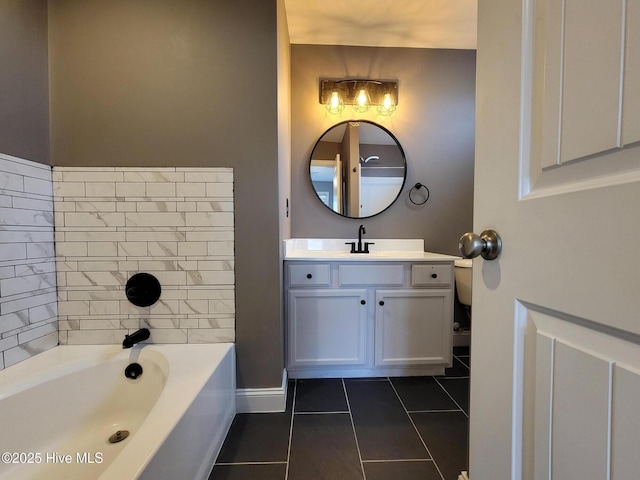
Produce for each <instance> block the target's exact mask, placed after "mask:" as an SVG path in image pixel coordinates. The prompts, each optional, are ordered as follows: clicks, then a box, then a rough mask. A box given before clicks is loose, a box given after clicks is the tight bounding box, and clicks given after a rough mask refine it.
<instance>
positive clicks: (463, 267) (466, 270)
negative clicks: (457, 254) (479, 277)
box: [454, 258, 473, 306]
mask: <svg viewBox="0 0 640 480" xmlns="http://www.w3.org/2000/svg"><path fill="white" fill-rule="evenodd" d="M472 266H473V261H472V260H471V259H470V258H465V259H461V260H456V261H455V269H454V272H455V278H456V292H457V294H458V300H459V301H460V303H462V304H463V305H469V306H471V272H472V268H471V267H472Z"/></svg>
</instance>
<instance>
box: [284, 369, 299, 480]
mask: <svg viewBox="0 0 640 480" xmlns="http://www.w3.org/2000/svg"><path fill="white" fill-rule="evenodd" d="M297 390H298V380H294V381H293V401H292V402H291V425H290V426H289V445H288V446H287V469H286V470H285V474H284V480H287V479H288V478H289V461H290V460H291V438H292V437H293V419H294V417H295V415H294V413H295V411H296V393H297Z"/></svg>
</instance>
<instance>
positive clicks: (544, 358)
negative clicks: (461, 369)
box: [469, 0, 640, 480]
mask: <svg viewBox="0 0 640 480" xmlns="http://www.w3.org/2000/svg"><path fill="white" fill-rule="evenodd" d="M478 4H479V5H478V7H479V10H478V22H479V24H478V57H477V82H478V83H477V109H476V115H477V131H476V164H475V205H474V215H475V218H474V229H475V232H476V233H480V231H482V230H484V229H487V228H492V229H494V230H496V231H497V232H498V233H499V234H500V236H501V237H502V245H503V249H502V254H501V255H500V257H499V258H498V259H497V260H493V261H487V260H484V259H482V258H480V257H478V258H476V259H475V260H474V272H473V282H474V283H473V287H474V288H473V335H472V345H471V350H472V357H473V363H472V370H471V411H470V413H471V415H470V418H471V420H470V422H471V423H470V466H469V478H470V479H471V480H502V479H512V480H520V479H524V480H527V479H536V480H539V479H554V480H573V479H576V480H578V479H580V480H600V479H602V480H605V479H607V480H634V479H637V478H640V473H639V472H640V408H638V407H639V405H640V403H639V402H640V376H639V372H640V347H639V344H640V303H639V300H640V261H639V260H638V253H639V250H640V248H638V247H639V245H640V146H639V145H640V143H639V142H640V1H639V0H521V1H517V0H479V2H478Z"/></svg>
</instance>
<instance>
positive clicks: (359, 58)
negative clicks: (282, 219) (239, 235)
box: [291, 45, 475, 254]
mask: <svg viewBox="0 0 640 480" xmlns="http://www.w3.org/2000/svg"><path fill="white" fill-rule="evenodd" d="M347 77H364V78H378V79H397V80H398V85H399V92H398V97H399V102H398V109H397V111H396V112H395V113H394V114H393V115H392V116H391V117H389V118H384V117H378V116H377V113H376V112H375V111H370V112H367V113H366V114H362V115H360V114H355V112H353V110H352V109H351V107H349V106H347V107H346V108H345V110H344V111H343V112H342V114H341V115H340V116H331V115H329V114H328V113H327V112H326V110H325V109H324V108H323V106H322V105H320V104H319V103H318V84H319V80H320V78H347ZM291 78H292V91H291V95H292V100H291V102H292V103H291V109H292V139H293V140H292V151H291V162H292V182H291V184H292V192H291V212H292V222H291V230H292V231H291V236H292V237H338V238H351V237H354V236H355V235H356V234H357V228H358V225H359V224H361V223H364V224H365V225H366V227H367V236H369V237H371V238H375V237H378V238H423V239H424V240H425V247H426V249H427V250H430V251H435V252H440V253H448V254H457V245H458V239H459V238H460V236H461V235H462V234H463V233H464V232H466V231H470V230H471V228H472V214H473V158H474V118H475V104H474V103H475V51H471V50H432V49H403V48H368V47H340V46H318V45H292V47H291ZM373 110H375V109H373ZM352 118H358V119H364V120H370V121H373V122H376V123H379V124H381V125H383V126H384V127H386V128H387V129H389V130H390V131H391V132H392V133H393V134H394V135H395V136H396V138H397V139H398V141H399V142H400V144H401V145H402V147H403V149H404V151H405V154H406V157H407V164H408V174H407V182H406V184H405V188H404V190H403V192H402V194H401V196H400V198H399V199H398V201H397V202H396V203H395V204H394V205H393V206H392V207H391V208H389V209H388V210H386V211H385V212H383V213H382V214H380V215H378V216H376V217H373V218H370V219H367V220H356V219H348V218H343V217H340V216H338V215H336V214H333V213H332V212H330V211H329V210H328V209H327V208H325V207H324V206H323V205H322V204H321V202H320V201H319V200H318V198H317V196H316V195H315V193H314V191H313V189H312V186H311V182H310V180H309V176H308V169H309V156H310V154H311V150H312V148H313V145H314V144H315V142H316V140H317V139H318V138H319V137H320V136H321V135H322V133H323V132H324V131H325V130H326V129H328V128H329V127H331V126H332V125H334V124H336V123H339V122H341V121H344V120H349V119H352ZM416 182H421V183H423V184H425V185H427V186H428V187H429V189H430V191H431V198H430V200H429V202H428V203H427V204H426V205H424V206H422V207H415V206H414V205H412V204H411V203H409V202H408V200H407V195H408V191H409V189H410V188H411V186H413V185H415V183H416Z"/></svg>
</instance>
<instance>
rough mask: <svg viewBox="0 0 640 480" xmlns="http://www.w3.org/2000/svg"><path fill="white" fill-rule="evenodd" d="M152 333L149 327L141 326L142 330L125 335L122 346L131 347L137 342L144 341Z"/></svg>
mask: <svg viewBox="0 0 640 480" xmlns="http://www.w3.org/2000/svg"><path fill="white" fill-rule="evenodd" d="M150 335H151V333H150V332H149V329H148V328H141V329H140V330H137V331H135V332H133V333H132V334H131V335H125V336H124V341H123V342H122V348H131V347H133V346H134V345H135V344H136V343H140V342H144V341H145V340H146V339H147V338H149V336H150Z"/></svg>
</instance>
